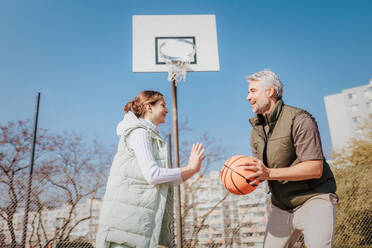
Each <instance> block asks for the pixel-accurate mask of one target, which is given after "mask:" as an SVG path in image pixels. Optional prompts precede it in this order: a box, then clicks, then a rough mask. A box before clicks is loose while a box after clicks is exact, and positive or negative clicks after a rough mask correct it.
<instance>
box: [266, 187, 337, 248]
mask: <svg viewBox="0 0 372 248" xmlns="http://www.w3.org/2000/svg"><path fill="white" fill-rule="evenodd" d="M337 201H338V198H337V195H335V194H321V195H317V196H314V197H312V198H310V199H309V200H307V201H306V202H305V203H304V204H303V205H302V206H300V207H298V208H296V209H295V210H294V211H293V212H288V211H284V210H282V209H280V208H278V207H276V206H274V205H272V204H270V206H268V223H267V226H266V233H265V239H264V248H287V247H293V245H294V243H295V242H296V241H297V239H298V238H299V236H300V234H301V233H303V234H304V241H305V245H306V247H307V248H326V247H332V242H333V235H334V226H335V219H336V204H337Z"/></svg>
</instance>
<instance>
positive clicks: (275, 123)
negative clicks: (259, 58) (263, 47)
mask: <svg viewBox="0 0 372 248" xmlns="http://www.w3.org/2000/svg"><path fill="white" fill-rule="evenodd" d="M247 80H248V82H249V93H248V96H247V100H248V101H249V102H250V104H251V105H252V110H253V112H254V113H255V114H256V115H255V116H254V117H253V118H252V119H250V120H249V121H250V123H251V125H252V133H251V147H252V153H253V156H254V157H255V159H254V163H252V164H249V169H252V170H254V171H255V173H254V174H252V175H251V176H250V177H249V179H252V180H253V182H251V184H257V183H258V182H259V181H263V180H268V185H269V189H270V192H271V203H270V205H269V206H268V223H267V226H266V233H265V238H264V247H265V248H267V247H269V248H271V247H274V248H278V247H290V246H291V244H293V243H294V242H295V241H296V240H297V239H298V237H299V235H300V234H301V232H302V233H303V234H304V241H305V245H306V247H308V248H323V247H332V241H333V234H334V223H335V213H336V212H335V210H336V209H335V205H336V203H337V196H336V194H335V191H336V182H335V179H334V176H333V174H332V171H331V170H330V168H329V165H328V164H327V162H326V161H325V159H324V156H323V152H322V147H321V141H320V136H319V131H318V127H317V124H316V122H315V120H314V118H313V117H312V116H311V115H310V114H309V113H307V112H306V111H305V110H302V109H299V108H295V107H291V106H288V105H285V104H284V103H283V101H282V92H283V85H282V83H281V82H280V80H279V78H278V76H277V75H276V74H275V73H274V72H272V71H270V70H264V71H260V72H257V73H255V74H253V75H251V76H248V78H247Z"/></svg>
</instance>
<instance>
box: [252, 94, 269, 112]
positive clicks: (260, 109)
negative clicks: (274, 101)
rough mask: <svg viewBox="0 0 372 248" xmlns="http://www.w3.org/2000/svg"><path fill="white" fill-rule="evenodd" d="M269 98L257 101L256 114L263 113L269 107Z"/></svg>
mask: <svg viewBox="0 0 372 248" xmlns="http://www.w3.org/2000/svg"><path fill="white" fill-rule="evenodd" d="M269 104H270V101H269V98H268V97H265V98H264V99H263V100H262V101H261V102H257V101H256V104H255V105H256V106H255V107H254V108H253V112H254V113H255V114H263V113H265V112H266V111H267V110H268V109H269Z"/></svg>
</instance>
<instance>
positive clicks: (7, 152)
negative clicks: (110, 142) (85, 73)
mask: <svg viewBox="0 0 372 248" xmlns="http://www.w3.org/2000/svg"><path fill="white" fill-rule="evenodd" d="M30 127H31V126H30V122H29V121H18V122H17V123H12V122H10V123H8V125H7V126H1V127H0V130H1V133H0V170H1V174H0V189H1V190H2V192H6V193H7V194H3V195H2V196H1V198H0V206H1V209H0V218H1V219H0V220H2V221H3V222H5V223H6V225H7V227H6V232H8V234H9V235H8V236H9V237H10V240H11V247H16V246H17V242H16V236H17V235H16V233H17V232H19V231H22V230H20V228H19V223H15V222H14V216H15V214H16V212H17V211H18V210H21V209H20V208H21V207H23V206H24V197H25V195H26V185H25V181H26V180H24V179H25V176H26V174H27V172H28V170H27V168H28V167H29V158H30V147H31V138H32V135H31V132H30V130H32V129H31V128H30ZM36 148H37V150H36V153H35V154H36V157H35V170H34V176H33V187H32V194H31V207H30V209H32V212H31V213H30V215H29V225H28V226H29V230H28V242H29V244H32V245H33V246H34V247H40V248H41V247H48V245H50V244H52V243H53V244H57V243H58V242H61V243H63V242H66V241H68V240H69V239H71V235H72V234H73V232H74V230H75V229H76V227H77V226H79V225H80V224H81V223H83V222H85V221H88V220H89V219H90V218H91V217H92V206H93V205H92V204H93V201H90V206H89V212H88V213H87V214H85V215H79V214H78V211H77V207H78V205H79V204H81V203H83V202H85V201H87V200H88V199H91V198H95V197H97V196H98V195H99V194H100V190H101V189H102V188H103V186H104V183H105V180H106V178H107V175H106V173H107V171H108V167H109V166H110V165H111V159H112V157H113V150H112V149H111V148H109V149H108V148H106V147H104V146H102V145H100V144H98V143H97V142H85V141H84V140H83V139H82V138H81V137H80V136H78V135H76V134H74V133H63V134H62V135H50V134H48V132H47V131H46V130H39V135H38V139H37V146H36ZM61 207H62V208H63V211H62V212H63V214H62V215H61V216H60V217H59V218H58V220H56V221H57V222H56V223H55V227H54V228H55V230H52V231H51V230H50V227H49V229H48V228H47V227H46V226H45V224H44V223H45V220H46V218H47V217H46V214H47V213H48V211H52V210H53V209H56V208H61Z"/></svg>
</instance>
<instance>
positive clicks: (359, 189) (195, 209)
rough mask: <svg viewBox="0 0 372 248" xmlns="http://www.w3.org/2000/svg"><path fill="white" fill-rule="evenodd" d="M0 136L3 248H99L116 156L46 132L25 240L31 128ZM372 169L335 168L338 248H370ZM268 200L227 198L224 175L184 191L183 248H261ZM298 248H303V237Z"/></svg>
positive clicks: (260, 194) (21, 126)
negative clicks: (102, 214) (102, 213)
mask: <svg viewBox="0 0 372 248" xmlns="http://www.w3.org/2000/svg"><path fill="white" fill-rule="evenodd" d="M0 128H1V133H0V170H1V171H0V192H1V194H0V247H1V248H8V247H9V248H10V247H11V248H18V247H22V248H23V247H28V248H31V247H32V248H36V247H38V248H57V247H58V248H67V247H76V248H93V247H95V236H96V232H97V229H98V219H99V211H100V207H101V204H102V199H101V198H100V197H102V195H103V191H104V184H105V181H106V180H107V172H108V168H109V167H110V165H111V159H112V157H113V153H112V152H111V151H108V150H107V149H105V148H104V147H102V146H100V145H98V144H95V145H93V146H91V144H90V145H89V146H87V145H86V143H85V142H84V141H83V140H82V139H81V138H80V137H77V136H76V135H73V134H65V135H62V136H48V135H47V133H45V132H43V131H42V130H41V131H40V134H39V136H40V138H39V140H38V145H37V149H38V150H37V151H36V154H37V156H36V157H35V170H34V173H33V181H32V192H31V195H30V196H31V197H30V202H29V205H30V209H29V211H28V220H27V235H26V236H25V233H24V232H23V231H24V225H25V211H26V209H25V206H26V201H27V197H26V196H27V181H28V175H29V173H28V172H29V154H30V150H29V148H28V147H30V142H31V138H30V137H31V135H30V134H27V130H29V129H30V128H29V123H27V122H18V123H13V124H9V125H8V126H1V127H0ZM371 168H372V166H371V165H363V166H360V165H358V166H338V167H333V172H334V174H335V177H336V181H337V186H338V190H337V194H338V196H339V198H340V201H339V204H338V207H337V220H336V227H335V238H334V247H339V248H341V247H342V248H346V247H358V248H359V247H363V248H367V247H372V227H371V223H372V197H371V196H372V195H371V187H370V185H371V178H370V175H371V174H372V173H371V172H372V171H371ZM266 192H267V188H266V186H265V184H261V185H260V186H259V187H258V188H257V189H256V190H255V191H254V192H253V193H251V194H249V195H246V196H235V195H232V194H227V192H226V190H224V188H223V187H222V185H221V183H220V179H219V172H218V171H215V172H211V173H210V174H209V175H208V176H204V177H201V176H200V177H195V178H194V179H192V180H191V182H189V183H185V184H183V185H182V186H181V199H182V209H181V210H182V211H181V212H182V227H183V233H182V234H183V235H182V237H183V244H182V246H183V247H187V248H194V247H262V244H263V237H264V232H265V224H266V221H267V215H266V202H267V193H266ZM175 235H177V234H176V233H175ZM23 241H24V242H23ZM172 247H175V241H173V243H172ZM293 247H304V245H303V237H301V238H300V239H299V241H298V242H297V243H296V244H295V245H294V246H293Z"/></svg>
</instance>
